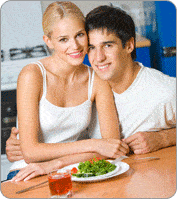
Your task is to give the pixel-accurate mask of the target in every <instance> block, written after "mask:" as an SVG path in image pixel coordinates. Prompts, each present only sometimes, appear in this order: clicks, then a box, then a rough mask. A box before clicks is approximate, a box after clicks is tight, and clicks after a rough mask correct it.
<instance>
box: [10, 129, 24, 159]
mask: <svg viewBox="0 0 177 199" xmlns="http://www.w3.org/2000/svg"><path fill="white" fill-rule="evenodd" d="M18 133H19V132H18V129H17V128H15V127H13V128H12V129H11V134H10V137H9V138H8V140H7V141H6V155H7V158H8V160H9V161H10V162H15V161H18V160H22V159H23V155H22V151H21V148H20V141H19V140H18V139H17V135H18Z"/></svg>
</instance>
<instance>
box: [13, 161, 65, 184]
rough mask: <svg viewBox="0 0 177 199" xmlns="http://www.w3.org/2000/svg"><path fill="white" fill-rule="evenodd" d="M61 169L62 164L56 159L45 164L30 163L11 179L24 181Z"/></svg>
mask: <svg viewBox="0 0 177 199" xmlns="http://www.w3.org/2000/svg"><path fill="white" fill-rule="evenodd" d="M61 167H62V164H61V162H60V161H59V160H58V159H55V160H52V161H47V162H39V163H30V164H28V165H27V166H26V167H24V168H23V169H21V170H20V171H19V172H18V173H17V175H16V176H15V177H13V178H12V181H21V180H24V181H26V180H29V179H31V178H34V177H37V176H40V175H45V174H48V173H50V172H51V171H54V170H57V169H60V168H61Z"/></svg>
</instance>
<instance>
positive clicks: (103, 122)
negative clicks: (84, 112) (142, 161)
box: [93, 74, 129, 155]
mask: <svg viewBox="0 0 177 199" xmlns="http://www.w3.org/2000/svg"><path fill="white" fill-rule="evenodd" d="M93 88H94V89H93V93H94V97H95V101H96V108H97V111H98V119H99V124H100V132H101V135H102V138H109V139H110V138H113V139H118V140H119V151H120V152H123V153H128V152H129V147H128V145H127V144H126V143H125V142H122V141H120V130H119V120H118V114H117V109H116V106H115V103H114V96H113V92H112V89H111V87H110V86H109V84H108V82H107V81H103V80H101V79H100V78H99V77H98V76H97V75H96V74H95V81H94V87H93ZM120 155H123V154H122V153H121V154H120ZM124 155H125V154H124Z"/></svg>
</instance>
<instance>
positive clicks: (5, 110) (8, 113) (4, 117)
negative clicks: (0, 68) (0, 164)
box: [1, 90, 17, 154]
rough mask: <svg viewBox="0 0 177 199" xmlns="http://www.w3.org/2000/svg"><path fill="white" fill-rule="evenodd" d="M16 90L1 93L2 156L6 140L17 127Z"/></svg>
mask: <svg viewBox="0 0 177 199" xmlns="http://www.w3.org/2000/svg"><path fill="white" fill-rule="evenodd" d="M16 116H17V109H16V90H11V91H1V154H5V153H6V152H5V147H6V140H7V139H8V138H9V136H10V132H11V128H12V127H13V126H16Z"/></svg>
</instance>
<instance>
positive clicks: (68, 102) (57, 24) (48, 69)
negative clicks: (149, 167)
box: [11, 2, 128, 180]
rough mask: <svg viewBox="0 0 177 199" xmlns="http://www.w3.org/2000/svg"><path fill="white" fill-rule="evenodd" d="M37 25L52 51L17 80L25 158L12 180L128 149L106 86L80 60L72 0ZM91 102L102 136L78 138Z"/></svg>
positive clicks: (83, 48) (77, 15)
mask: <svg viewBox="0 0 177 199" xmlns="http://www.w3.org/2000/svg"><path fill="white" fill-rule="evenodd" d="M42 25H43V31H44V36H43V39H44V41H45V43H46V45H47V46H48V47H49V48H50V49H51V51H52V55H51V56H49V57H46V58H44V59H42V60H40V61H38V62H36V63H31V64H29V65H27V66H25V67H24V68H23V69H22V71H21V73H20V75H19V78H18V84H17V111H18V128H19V137H20V146H21V150H22V153H23V157H24V160H20V161H17V162H15V163H14V164H13V166H12V167H11V170H19V169H20V170H21V171H20V172H19V173H18V174H17V175H16V177H14V178H13V180H22V179H25V180H27V179H30V178H32V177H34V176H37V175H41V174H45V173H48V172H49V171H51V170H55V169H58V168H61V167H63V166H66V165H68V164H72V163H74V162H79V161H84V160H86V159H88V158H91V157H93V154H97V155H99V156H102V157H103V156H104V157H111V158H117V157H119V156H120V155H122V154H125V153H127V152H128V146H127V145H126V144H125V143H123V142H121V141H120V140H119V138H120V134H119V126H118V125H119V124H118V118H117V113H116V108H115V105H114V100H113V94H112V91H111V89H110V87H109V85H108V84H107V82H105V81H102V80H101V79H99V78H98V76H97V75H96V74H95V73H94V71H93V70H92V69H91V68H89V67H88V66H86V65H84V64H83V60H84V57H85V55H86V53H87V48H88V46H87V45H88V44H87V42H88V41H87V34H86V32H85V22H84V16H83V14H82V12H81V11H80V9H79V8H78V7H77V6H76V5H75V4H73V3H71V2H54V3H52V4H50V5H49V6H48V7H47V9H46V11H45V12H44V15H43V22H42ZM93 101H95V102H96V106H97V110H98V115H99V122H100V130H101V134H102V137H103V139H98V140H96V139H88V140H80V141H77V140H78V138H79V136H80V134H81V133H82V132H83V131H84V130H85V129H86V128H87V126H88V124H89V122H90V118H91V108H92V102H93ZM25 162H26V163H28V164H29V163H31V164H29V165H28V166H26V165H27V164H26V163H25ZM25 166H26V167H25ZM24 167H25V168H24ZM22 168H23V169H22Z"/></svg>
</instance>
